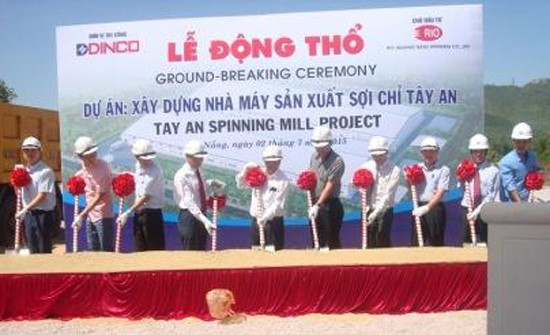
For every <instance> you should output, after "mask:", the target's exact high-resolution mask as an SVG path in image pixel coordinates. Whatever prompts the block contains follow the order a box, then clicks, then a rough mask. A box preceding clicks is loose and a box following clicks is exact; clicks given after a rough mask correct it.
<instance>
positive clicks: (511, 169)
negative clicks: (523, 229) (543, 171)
mask: <svg viewBox="0 0 550 335" xmlns="http://www.w3.org/2000/svg"><path fill="white" fill-rule="evenodd" d="M511 137H512V142H513V143H514V149H513V150H512V151H510V152H509V153H508V154H506V156H504V157H502V159H501V160H500V162H499V164H498V165H499V169H500V178H501V187H500V198H501V200H502V201H503V202H525V201H527V199H528V197H529V191H528V190H527V189H526V188H525V185H524V184H523V183H524V179H525V176H526V175H527V174H528V173H529V172H535V171H538V170H539V165H538V160H537V155H536V153H535V152H533V151H529V145H530V144H531V139H532V138H533V131H532V130H531V127H530V126H529V125H528V124H527V123H525V122H520V123H518V124H516V125H515V127H514V129H513V130H512V136H511Z"/></svg>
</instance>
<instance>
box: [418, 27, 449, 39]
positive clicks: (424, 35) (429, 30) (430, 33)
mask: <svg viewBox="0 0 550 335" xmlns="http://www.w3.org/2000/svg"><path fill="white" fill-rule="evenodd" d="M441 36H443V30H442V29H441V28H439V27H438V26H435V25H433V24H425V25H423V26H420V27H416V28H415V29H414V37H416V38H417V39H419V40H421V41H426V42H429V41H435V40H438V39H440V38H441Z"/></svg>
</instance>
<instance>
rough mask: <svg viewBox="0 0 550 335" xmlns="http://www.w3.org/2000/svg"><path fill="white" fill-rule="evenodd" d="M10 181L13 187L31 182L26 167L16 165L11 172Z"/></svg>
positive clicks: (23, 185)
mask: <svg viewBox="0 0 550 335" xmlns="http://www.w3.org/2000/svg"><path fill="white" fill-rule="evenodd" d="M10 182H11V184H12V185H13V187H25V186H27V185H28V184H29V183H30V182H31V175H30V174H29V171H27V169H25V168H22V167H17V168H15V169H13V171H12V172H11V175H10Z"/></svg>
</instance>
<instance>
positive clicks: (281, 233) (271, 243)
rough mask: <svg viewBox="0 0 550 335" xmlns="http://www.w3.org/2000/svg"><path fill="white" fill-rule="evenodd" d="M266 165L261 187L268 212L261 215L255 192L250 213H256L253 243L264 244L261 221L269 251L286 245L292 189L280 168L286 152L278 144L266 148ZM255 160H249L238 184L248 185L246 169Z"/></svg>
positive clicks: (253, 165) (238, 179) (264, 158)
mask: <svg viewBox="0 0 550 335" xmlns="http://www.w3.org/2000/svg"><path fill="white" fill-rule="evenodd" d="M262 158H263V160H264V164H265V166H263V167H262V170H263V171H264V172H265V173H266V175H267V182H266V183H265V184H264V186H263V187H262V188H261V189H260V196H261V197H262V201H263V205H264V212H263V214H262V215H261V216H260V213H258V204H257V199H256V197H254V196H252V200H251V203H250V215H251V216H252V222H251V224H252V235H251V237H252V247H253V248H256V247H257V246H259V245H260V238H259V236H260V235H259V228H258V222H259V223H260V224H261V225H263V226H264V227H265V240H266V247H265V249H266V250H267V251H275V250H281V249H283V248H284V245H285V226H284V218H283V215H284V209H285V201H286V197H287V196H288V193H289V191H290V186H289V185H290V180H289V179H288V178H287V176H286V175H285V174H284V172H283V171H281V170H280V169H279V168H280V166H281V160H282V159H283V154H282V151H281V149H280V148H279V147H278V146H274V145H270V146H267V147H266V148H265V149H264V150H263V152H262ZM256 166H257V165H256V164H255V163H252V162H249V163H246V164H245V165H244V166H243V169H242V170H241V172H240V173H239V174H237V176H236V177H235V180H236V181H237V187H238V188H241V189H242V188H245V187H246V172H247V171H248V170H249V169H251V168H253V167H256Z"/></svg>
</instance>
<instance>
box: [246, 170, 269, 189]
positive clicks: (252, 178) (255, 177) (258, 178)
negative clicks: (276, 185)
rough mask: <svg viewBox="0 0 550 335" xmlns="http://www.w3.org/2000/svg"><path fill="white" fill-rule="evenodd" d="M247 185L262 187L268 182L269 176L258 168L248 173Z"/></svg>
mask: <svg viewBox="0 0 550 335" xmlns="http://www.w3.org/2000/svg"><path fill="white" fill-rule="evenodd" d="M245 179H246V185H247V186H248V187H261V186H262V185H263V184H264V183H265V182H266V180H267V175H266V174H265V173H264V172H263V171H262V169H261V168H260V167H259V166H258V167H253V168H251V169H248V171H246V177H245Z"/></svg>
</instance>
